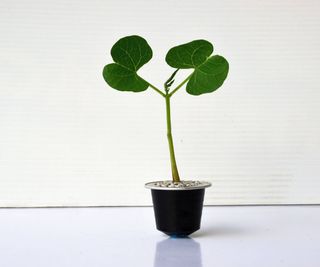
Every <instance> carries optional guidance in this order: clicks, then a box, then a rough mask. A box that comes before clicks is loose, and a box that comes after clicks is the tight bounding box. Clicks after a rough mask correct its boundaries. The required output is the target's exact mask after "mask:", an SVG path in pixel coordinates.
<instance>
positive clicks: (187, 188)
mask: <svg viewBox="0 0 320 267" xmlns="http://www.w3.org/2000/svg"><path fill="white" fill-rule="evenodd" d="M210 186H211V184H210V183H208V182H200V181H181V182H178V183H174V182H172V181H157V182H150V183H147V184H145V187H146V188H149V189H151V195H152V201H153V209H154V214H155V220H156V226H157V229H158V230H159V231H161V232H163V233H165V234H167V235H169V236H174V237H185V236H188V235H190V234H192V233H193V232H195V231H197V230H199V229H200V224H201V215H202V207H203V199H204V193H205V188H206V187H210Z"/></svg>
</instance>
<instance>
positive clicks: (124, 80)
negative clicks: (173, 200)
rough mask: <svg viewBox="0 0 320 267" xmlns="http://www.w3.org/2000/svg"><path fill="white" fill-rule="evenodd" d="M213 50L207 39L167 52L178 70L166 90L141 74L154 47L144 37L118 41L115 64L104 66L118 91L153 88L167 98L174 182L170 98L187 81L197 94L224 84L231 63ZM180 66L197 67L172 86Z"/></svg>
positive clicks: (190, 90) (174, 169) (106, 76)
mask: <svg viewBox="0 0 320 267" xmlns="http://www.w3.org/2000/svg"><path fill="white" fill-rule="evenodd" d="M212 53H213V45H212V44H211V43H210V42H208V41H206V40H195V41H192V42H189V43H186V44H182V45H178V46H175V47H173V48H171V49H170V50H169V51H168V53H167V55H166V62H167V64H168V65H169V66H171V67H173V68H175V71H174V72H173V73H172V75H171V76H170V77H169V79H168V80H167V81H165V83H164V88H163V89H162V90H160V89H159V88H157V87H156V86H154V85H152V84H151V83H150V82H148V81H146V80H145V79H143V78H142V77H141V76H139V75H138V73H137V72H138V70H139V69H140V68H141V67H142V66H143V65H145V64H146V63H147V62H149V61H150V59H151V58H152V49H151V47H150V46H149V44H148V43H147V41H146V40H145V39H144V38H142V37H140V36H137V35H133V36H127V37H124V38H121V39H120V40H119V41H117V42H116V43H115V44H114V45H113V47H112V49H111V56H112V58H113V61H114V63H111V64H108V65H106V66H105V67H104V69H103V77H104V79H105V81H106V82H107V83H108V85H109V86H111V87H112V88H114V89H116V90H119V91H131V92H143V91H145V90H147V89H148V88H149V87H150V88H152V89H153V90H154V91H155V92H157V93H158V94H159V95H160V96H162V97H164V99H165V103H166V118H167V138H168V144H169V151H170V161H171V170H172V180H173V182H180V177H179V172H178V167H177V163H176V158H175V152H174V145H173V138H172V131H171V113H170V99H171V97H172V96H173V95H174V94H175V93H176V92H177V91H178V90H179V89H180V88H181V87H182V86H184V85H185V84H186V91H187V93H189V94H190V95H194V96H198V95H202V94H206V93H211V92H214V91H215V90H217V89H218V88H219V87H220V86H221V85H222V84H223V82H224V80H225V79H226V78H227V75H228V70H229V64H228V62H227V60H226V59H225V58H224V57H222V56H219V55H212ZM180 69H193V72H192V73H191V74H190V75H189V76H188V77H186V78H185V79H184V80H183V81H182V82H181V83H180V84H179V85H177V86H176V87H175V88H173V89H172V85H173V83H174V81H175V80H174V78H175V75H176V74H177V72H178V71H179V70H180Z"/></svg>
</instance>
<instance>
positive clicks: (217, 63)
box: [166, 40, 229, 95]
mask: <svg viewBox="0 0 320 267" xmlns="http://www.w3.org/2000/svg"><path fill="white" fill-rule="evenodd" d="M212 52H213V46H212V44H211V43H209V42H208V41H206V40H195V41H192V42H190V43H186V44H182V45H179V46H176V47H173V48H171V49H170V50H169V51H168V53H167V55H166V62H167V63H168V64H169V65H170V66H171V67H173V68H179V69H190V68H192V69H194V71H193V73H192V74H191V76H190V79H189V81H188V83H187V87H186V89H187V92H188V93H189V94H191V95H201V94H205V93H211V92H213V91H215V90H217V89H218V88H219V87H220V86H221V85H222V84H223V82H224V80H225V79H226V78H227V75H228V71H229V64H228V61H227V60H226V59H225V58H224V57H222V56H219V55H215V56H211V54H212Z"/></svg>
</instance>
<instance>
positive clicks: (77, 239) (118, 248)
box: [0, 206, 320, 267]
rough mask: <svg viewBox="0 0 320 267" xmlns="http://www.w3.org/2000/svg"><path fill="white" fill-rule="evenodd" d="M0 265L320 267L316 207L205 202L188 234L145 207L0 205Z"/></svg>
mask: <svg viewBox="0 0 320 267" xmlns="http://www.w3.org/2000/svg"><path fill="white" fill-rule="evenodd" d="M0 226H1V227H0V266H1V267H17V266H23V267H29V266H30V267H31V266H32V267H37V266H41V267H51V266H55V267H73V266H74V267H82V266H90V267H102V266H103V267H118V266H126V267H127V266H130V267H134V266H139V267H144V266H146V267H150V266H151V267H152V266H153V267H160V266H161V267H168V266H179V267H190V266H192V267H194V266H197V267H206V266H208V267H209V266H210V267H213V266H214V267H229V266H237V267H242V266H245V267H250V266H252V267H276V266H288V267H289V266H290V267H319V266H320V206H264V207H262V206H251V207H230V206H229V207H205V208H204V210H203V217H202V228H201V230H200V231H198V232H196V233H194V234H193V235H191V238H189V239H173V238H168V237H167V236H165V235H164V234H162V233H161V232H158V231H157V230H156V229H155V223H154V217H153V210H152V208H149V207H144V208H38V209H0Z"/></svg>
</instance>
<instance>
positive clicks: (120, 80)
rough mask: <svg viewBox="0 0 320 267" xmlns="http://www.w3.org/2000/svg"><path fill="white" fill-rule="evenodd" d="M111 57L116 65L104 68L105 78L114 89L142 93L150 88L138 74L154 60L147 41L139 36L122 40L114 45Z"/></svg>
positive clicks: (112, 64)
mask: <svg viewBox="0 0 320 267" xmlns="http://www.w3.org/2000/svg"><path fill="white" fill-rule="evenodd" d="M111 56H112V58H113V60H114V62H115V63H111V64H108V65H106V66H105V67H104V69H103V77H104V79H105V81H106V82H107V83H108V84H109V85H110V86H111V87H112V88H114V89H117V90H120V91H132V92H142V91H144V90H146V89H147V88H148V87H149V84H148V83H147V82H146V81H145V80H144V79H142V78H141V77H140V76H139V75H138V74H137V71H138V70H139V69H140V68H141V67H142V66H143V65H144V64H146V63H147V62H149V61H150V59H151V58H152V49H151V47H150V46H149V45H148V43H147V41H146V40H145V39H143V38H142V37H140V36H137V35H132V36H127V37H124V38H121V39H120V40H119V41H117V42H116V43H115V44H114V45H113V47H112V49H111Z"/></svg>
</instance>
